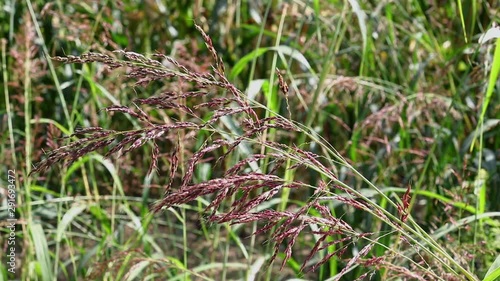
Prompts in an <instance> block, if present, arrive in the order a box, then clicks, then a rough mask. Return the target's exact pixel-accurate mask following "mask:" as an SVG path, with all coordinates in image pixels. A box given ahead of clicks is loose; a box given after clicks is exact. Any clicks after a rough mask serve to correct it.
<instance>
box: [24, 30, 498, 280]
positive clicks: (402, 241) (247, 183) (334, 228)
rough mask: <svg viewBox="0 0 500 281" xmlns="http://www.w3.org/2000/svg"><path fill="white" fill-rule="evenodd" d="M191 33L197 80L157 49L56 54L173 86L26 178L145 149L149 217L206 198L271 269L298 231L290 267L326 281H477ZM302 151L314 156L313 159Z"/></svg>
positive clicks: (54, 154)
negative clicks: (257, 241)
mask: <svg viewBox="0 0 500 281" xmlns="http://www.w3.org/2000/svg"><path fill="white" fill-rule="evenodd" d="M197 29H198V31H199V32H200V33H201V35H202V37H203V39H204V41H205V44H206V46H207V48H208V50H209V52H210V54H211V55H212V58H213V64H212V69H211V70H210V71H207V72H203V73H200V72H197V71H195V70H193V69H191V68H190V67H189V66H188V65H184V64H182V63H181V62H179V61H177V60H176V59H174V58H172V57H169V56H166V55H163V54H158V53H157V54H154V55H153V56H151V58H147V57H145V56H143V55H141V54H138V53H134V52H129V51H121V50H120V51H115V52H114V54H115V56H111V55H105V54H101V53H86V54H83V55H81V56H65V57H54V58H53V60H54V61H58V62H62V63H65V64H75V63H79V64H87V63H100V64H104V65H106V66H107V67H109V69H112V70H114V69H125V70H126V75H127V77H128V78H129V79H134V80H136V81H137V82H136V84H137V85H148V84H150V83H153V82H156V81H169V82H172V81H174V82H177V83H179V85H180V86H179V87H178V88H177V89H175V90H169V91H165V92H163V93H162V94H160V95H156V96H151V97H146V98H137V99H135V100H134V101H133V104H130V105H112V106H108V107H106V108H105V109H104V111H105V112H107V113H110V114H114V113H119V114H125V115H127V116H128V117H129V118H132V119H135V120H136V121H137V122H138V124H140V126H139V128H133V129H124V130H111V129H106V128H103V127H88V128H77V129H75V131H74V133H73V134H71V135H69V136H67V137H66V139H69V142H68V143H66V144H64V145H62V146H60V147H58V148H56V149H54V150H52V151H50V152H48V153H47V154H46V155H45V158H44V160H42V161H41V162H39V163H38V164H37V165H36V166H35V168H34V169H33V170H32V172H31V173H32V174H33V173H42V172H45V171H47V170H49V169H51V167H53V166H54V165H55V164H57V163H63V164H64V165H65V166H67V167H69V166H71V165H72V164H73V163H75V162H76V161H78V160H79V159H80V158H81V157H83V156H85V155H88V154H90V153H92V152H95V151H98V150H104V151H106V153H105V158H113V157H114V158H120V157H123V156H124V155H126V154H127V153H129V152H131V151H133V150H137V149H139V148H141V147H143V146H146V145H149V146H151V148H150V150H151V154H150V166H149V170H148V174H147V175H145V176H148V177H150V176H152V175H153V174H155V173H157V170H158V166H159V165H161V164H162V163H168V165H169V168H168V171H169V174H168V175H165V174H161V175H158V176H161V177H165V178H166V179H167V181H166V184H165V185H164V186H163V192H164V198H163V199H161V200H160V201H158V202H156V203H155V204H154V205H153V206H152V207H151V211H152V212H153V213H158V212H165V211H167V210H172V208H174V209H175V208H176V207H177V206H181V205H183V204H193V203H194V202H196V201H197V200H200V199H201V198H205V199H206V200H208V202H209V203H208V204H207V205H206V206H205V211H206V212H207V214H208V215H207V216H206V218H205V219H206V221H208V222H213V223H218V224H223V223H229V224H232V225H241V224H245V225H251V224H254V225H256V226H258V227H257V228H256V229H255V231H254V232H253V235H257V236H258V235H266V234H267V235H269V236H268V241H270V242H272V243H273V245H274V250H273V254H272V256H271V257H270V258H269V261H270V263H271V262H272V261H274V260H276V258H277V257H278V255H280V257H282V260H281V268H283V267H284V266H285V265H286V264H287V262H290V261H291V259H292V254H293V251H294V248H295V246H296V242H297V241H299V238H298V237H299V235H309V236H312V237H314V241H313V243H312V246H311V248H310V251H309V253H308V254H307V255H305V257H304V259H303V260H302V261H300V264H301V265H300V267H299V269H298V270H299V271H314V270H318V268H321V267H322V266H324V265H325V264H328V263H330V262H331V261H332V260H339V261H340V260H342V261H344V265H343V267H339V268H338V269H339V270H338V271H337V272H335V271H334V270H332V272H331V279H329V280H341V278H342V277H343V276H345V275H346V274H347V273H348V272H350V271H351V270H353V269H355V268H361V269H362V272H364V273H363V274H362V275H360V276H359V278H358V280H363V278H365V277H366V278H368V277H369V276H372V275H373V274H375V273H376V272H378V273H379V274H381V275H382V276H384V277H383V278H387V279H386V280H391V278H403V279H412V280H479V279H478V278H477V277H476V276H475V275H474V274H473V273H472V272H471V271H470V270H469V269H468V267H467V265H466V264H464V263H463V262H462V261H460V260H457V259H456V258H455V257H454V256H452V255H451V254H450V252H449V251H448V250H447V249H446V248H445V247H444V246H443V245H442V244H441V243H440V242H439V241H438V239H439V238H440V237H441V236H435V235H433V234H431V233H428V232H427V231H426V230H424V229H422V228H421V227H420V226H419V224H418V223H417V222H416V221H415V220H414V218H413V217H412V215H411V214H410V205H411V201H412V196H414V195H415V193H414V190H412V188H411V186H407V187H405V188H403V189H400V190H399V191H400V192H399V193H393V192H388V191H386V190H384V189H381V188H378V187H377V186H375V185H374V184H372V183H371V182H370V180H368V179H367V178H365V177H364V176H363V175H362V174H361V173H360V172H359V171H357V170H356V169H355V168H354V167H353V166H352V165H351V164H350V162H349V161H348V160H346V159H345V158H344V157H343V156H342V155H341V154H340V153H339V152H337V150H336V149H335V148H334V147H333V146H332V145H331V144H330V143H328V142H327V141H326V140H325V139H323V138H322V137H321V136H319V135H318V134H317V133H315V131H314V130H313V128H311V127H310V125H311V124H309V126H305V125H304V124H301V123H298V122H295V121H293V120H292V119H291V117H293V114H292V112H290V111H289V115H290V116H289V117H284V116H281V115H279V114H278V113H277V112H275V111H273V110H271V109H269V108H268V107H266V106H264V105H262V104H259V103H258V102H256V101H255V100H253V99H249V98H248V97H247V96H246V95H245V93H243V91H241V90H239V89H238V88H237V87H236V86H235V85H233V84H232V83H231V82H230V81H229V79H228V78H227V75H226V70H225V68H224V62H223V61H222V58H221V57H220V56H219V55H218V53H217V52H216V50H215V48H214V46H213V43H212V41H211V39H210V37H209V36H208V35H206V34H205V32H204V31H203V30H202V29H201V28H200V27H198V26H197ZM276 77H278V86H279V89H280V92H281V94H282V95H285V96H286V97H287V99H290V98H289V97H288V93H289V91H290V90H289V86H288V84H287V82H286V81H285V79H284V77H283V76H282V74H281V71H280V70H278V69H276ZM276 94H278V93H276ZM156 111H165V112H167V113H168V115H169V116H172V118H170V119H168V120H166V121H164V122H162V121H161V119H159V118H158V117H157V116H156V115H155V114H153V112H156ZM200 134H204V135H208V137H207V138H206V140H205V141H204V143H202V144H200V146H199V147H197V148H196V150H195V152H193V153H192V154H191V156H190V157H189V159H186V160H184V161H182V160H181V159H180V157H179V154H180V151H181V149H183V148H185V146H186V144H189V143H193V142H194V141H195V139H196V136H197V135H200ZM269 135H272V137H269ZM294 140H295V141H297V140H301V141H300V142H297V143H295V142H294ZM166 144H167V145H166ZM311 147H318V148H319V149H315V150H314V151H313V150H311V149H310V148H311ZM165 148H166V149H165ZM165 155H168V156H165ZM163 157H165V159H163ZM234 159H238V161H234ZM207 161H213V162H214V166H213V167H214V168H213V172H212V177H211V178H207V179H206V180H203V181H199V180H195V174H196V173H197V171H198V170H199V169H202V166H203V164H204V163H206V162H207ZM341 169H343V170H344V171H345V170H347V171H349V173H351V174H352V175H353V176H354V177H356V178H358V179H359V180H361V181H362V182H363V183H364V184H365V185H366V186H367V187H368V188H367V189H364V192H361V191H360V190H359V189H357V188H355V187H353V186H350V185H349V184H348V183H346V182H344V181H343V180H341V179H339V176H338V171H339V170H341ZM178 175H180V176H178ZM298 175H308V176H310V177H316V178H318V179H319V180H318V182H319V184H318V185H316V186H312V185H310V184H307V183H305V182H303V181H301V178H299V177H298ZM366 190H370V194H367V192H366ZM296 191H297V192H300V191H305V194H309V195H308V197H307V198H305V199H303V201H302V204H301V205H298V204H294V202H293V200H292V199H290V198H289V197H288V194H290V193H293V192H296ZM401 191H402V192H401ZM284 194H285V195H284ZM395 194H400V196H394V195H395ZM375 197H378V198H379V199H378V200H374V198H375ZM276 198H280V207H278V208H270V207H269V206H271V205H270V202H271V201H273V200H274V199H276ZM380 202H385V203H384V204H381V203H380ZM338 205H343V206H345V207H346V208H349V209H351V210H353V212H356V213H360V214H363V216H369V217H371V218H370V220H371V221H372V222H373V223H374V225H378V229H384V231H373V232H365V231H360V229H361V228H359V226H358V225H353V224H352V223H351V224H349V223H347V222H346V220H345V219H343V216H342V215H337V214H335V213H334V211H333V208H332V206H338ZM463 208H465V206H463ZM482 215H483V216H477V217H476V218H475V219H478V220H479V219H484V220H483V221H484V222H485V223H487V224H493V225H494V224H495V222H494V221H492V220H490V219H489V217H490V216H494V215H495V214H487V213H485V214H482ZM472 220H474V219H472ZM470 221H471V220H469V222H470ZM188 231H189V230H188ZM382 241H385V242H382ZM387 241H390V243H387ZM485 280H487V279H485Z"/></svg>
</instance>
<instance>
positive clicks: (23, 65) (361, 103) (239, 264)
mask: <svg viewBox="0 0 500 281" xmlns="http://www.w3.org/2000/svg"><path fill="white" fill-rule="evenodd" d="M460 2H462V3H461V4H460V5H459V3H460ZM497 4H498V3H497V2H496V1H493V0H488V1H437V0H436V1H419V0H408V1H368V0H366V1H361V0H360V1H356V0H349V1H347V0H345V1H323V0H313V1H278V0H273V1H263V0H256V1H242V0H234V1H228V0H206V1H165V0H156V1H155V0H145V1H83V2H82V1H35V0H33V1H30V0H27V1H14V0H11V1H9V0H7V1H6V2H5V3H3V4H1V5H2V9H1V11H0V35H1V36H0V37H1V38H2V39H1V40H2V42H1V45H2V50H1V51H2V79H1V81H0V84H1V88H2V92H3V93H4V94H3V95H1V96H0V116H1V122H0V127H1V131H2V137H1V142H0V152H1V153H0V163H2V164H1V166H2V171H7V170H8V169H15V170H16V175H17V191H18V193H17V196H18V206H17V215H18V217H19V221H18V228H17V236H16V237H18V240H17V241H18V245H19V246H18V249H17V251H18V253H19V254H18V259H19V261H18V265H19V268H18V270H17V273H16V275H15V276H11V275H10V274H9V273H8V272H7V266H6V263H5V262H2V263H1V264H0V273H1V275H0V277H1V278H0V279H2V278H3V279H5V280H6V279H8V277H10V278H12V277H15V278H17V279H21V280H54V279H58V280H81V279H88V280H124V279H127V278H130V279H129V280H134V279H141V280H143V279H144V280H150V279H153V280H236V279H238V280H251V279H252V277H253V276H255V280H287V279H291V278H304V279H307V280H326V279H328V278H330V277H332V276H334V275H335V274H338V273H339V272H340V271H341V270H342V268H344V266H346V261H345V260H342V259H337V258H334V259H335V260H334V261H331V262H329V263H326V264H324V265H323V266H321V267H320V268H319V269H317V270H316V271H314V272H307V271H306V272H300V271H299V270H298V269H299V268H300V264H301V263H302V262H303V260H304V258H305V256H306V255H307V253H308V250H310V249H311V247H312V246H313V245H314V241H313V240H314V237H313V234H311V233H304V235H303V237H302V236H301V239H303V240H301V241H300V243H297V244H296V246H295V248H294V255H293V256H292V259H291V260H290V261H289V262H288V263H287V264H286V265H285V267H284V268H283V269H282V270H281V271H280V268H279V266H280V264H281V262H276V265H275V264H274V263H273V264H272V265H270V266H269V267H266V263H265V262H263V261H265V260H267V259H268V258H269V256H270V255H271V254H272V247H271V246H270V245H269V243H266V242H268V241H267V238H268V237H266V236H265V235H263V236H262V237H254V236H252V238H250V235H251V233H252V232H253V231H255V229H256V226H255V225H253V226H252V225H248V226H247V225H245V226H242V225H236V226H230V225H211V224H207V223H206V222H204V220H203V217H204V213H203V210H204V208H205V207H206V204H205V203H204V202H203V201H202V200H200V201H197V202H194V203H192V204H187V205H182V206H181V207H179V208H176V209H169V210H167V211H164V212H162V213H158V214H151V213H150V207H151V206H152V204H153V203H154V202H155V201H156V200H159V199H161V198H162V196H163V190H162V186H163V185H165V184H166V183H167V182H168V180H169V179H168V178H166V177H163V176H162V175H165V174H166V173H167V172H168V167H169V166H168V165H167V163H168V162H169V161H170V160H169V157H171V154H169V153H168V151H169V149H170V148H171V146H173V145H174V144H175V143H176V141H175V140H165V142H163V143H161V155H160V162H159V165H158V173H156V174H154V176H152V177H146V174H147V169H148V167H149V165H150V161H151V160H150V157H148V155H150V154H151V146H148V145H145V146H144V147H143V148H141V149H139V150H137V151H132V152H131V153H129V154H127V155H126V156H124V157H122V158H120V159H104V158H103V157H102V155H104V152H103V153H102V154H99V153H92V154H90V155H87V156H85V157H83V158H81V159H80V160H78V161H77V162H75V163H74V164H73V165H71V166H69V167H63V166H62V165H60V166H59V165H56V166H54V167H53V169H51V170H49V171H48V172H47V173H45V174H40V175H39V174H36V175H34V176H31V177H28V174H29V173H30V171H31V170H32V169H33V165H34V163H36V162H38V161H40V160H42V159H43V158H44V155H45V153H46V151H50V150H53V149H55V148H57V147H59V146H60V145H61V144H64V143H65V141H66V140H64V139H61V138H62V137H64V136H67V135H70V134H71V133H72V132H74V130H75V129H76V128H80V127H94V126H100V127H103V128H107V129H114V130H125V129H131V128H138V127H139V124H138V123H137V121H135V120H132V119H130V118H127V117H124V116H123V115H118V114H115V115H109V114H106V112H103V111H102V110H101V109H103V108H104V107H106V106H110V105H127V106H130V105H132V100H133V99H135V98H146V97H150V96H153V95H158V94H160V93H164V92H167V91H180V90H181V89H186V88H188V89H189V86H186V85H182V83H177V82H175V83H174V82H170V81H153V82H151V83H149V84H147V85H142V84H136V83H135V82H136V81H132V80H131V79H128V78H127V76H126V73H125V72H123V71H122V70H110V69H109V68H106V67H104V66H103V65H102V64H100V63H93V64H83V65H77V64H62V63H58V62H56V61H54V60H51V57H55V56H68V55H74V56H77V55H81V54H83V53H86V52H98V53H102V54H107V55H110V56H116V54H115V53H113V51H114V50H127V51H133V52H135V53H140V54H145V55H146V56H148V55H151V54H154V53H161V54H165V55H168V56H172V57H174V58H175V59H177V60H178V61H179V62H181V63H183V64H184V65H188V66H189V67H190V68H191V69H193V70H196V71H197V72H199V73H206V72H209V71H211V64H212V63H213V62H212V57H211V54H210V53H209V51H208V50H207V48H206V47H205V44H204V42H203V38H202V36H201V35H200V33H199V32H198V31H197V30H196V28H195V24H198V25H200V26H201V27H202V28H203V30H205V31H206V32H207V34H208V35H209V36H210V37H211V38H212V41H213V45H214V47H215V49H216V50H217V52H218V53H219V55H220V56H221V57H222V59H223V61H224V63H225V68H226V73H227V74H228V78H229V79H230V80H231V82H232V83H234V84H235V85H236V86H237V87H239V89H241V90H242V91H244V92H245V93H246V94H247V96H248V97H249V98H250V99H252V100H255V101H257V102H260V103H262V104H264V105H265V106H266V107H267V108H268V109H271V110H272V111H273V112H274V113H277V114H280V115H282V116H286V117H290V118H291V119H292V120H294V121H297V122H299V123H301V124H303V125H305V126H306V127H309V128H311V129H312V130H313V131H314V132H315V134H317V135H318V136H321V137H322V138H324V139H325V140H326V141H327V143H329V144H331V146H333V147H334V148H335V149H336V150H337V151H339V153H340V154H341V155H343V156H344V157H345V158H346V159H348V161H349V164H350V165H352V167H353V168H355V169H356V170H357V171H359V173H360V174H362V175H363V176H364V177H365V178H367V179H368V180H369V181H370V182H372V183H373V184H374V185H375V186H377V187H379V188H380V189H382V190H383V191H384V192H385V193H386V194H387V195H388V196H390V197H401V196H402V195H403V194H404V192H405V191H406V190H407V188H408V187H409V186H410V187H411V189H412V194H413V196H412V201H411V207H410V208H411V215H412V216H413V218H414V219H415V220H416V221H417V222H418V224H419V225H420V226H421V227H422V228H423V229H424V230H425V231H427V232H428V233H429V234H433V233H434V234H436V233H438V234H439V235H438V236H437V237H436V239H437V240H438V241H439V242H440V243H441V244H442V245H443V247H444V248H445V249H447V250H448V251H449V252H450V254H451V255H452V256H453V257H455V258H456V259H457V260H458V261H459V262H460V263H461V264H462V265H463V266H464V267H466V268H467V269H468V270H469V271H470V272H472V273H473V274H475V275H477V276H478V277H479V278H481V279H482V278H483V276H484V275H485V274H486V271H487V270H488V269H489V268H490V266H491V264H492V263H493V261H494V260H495V258H496V257H497V256H498V255H499V254H500V242H499V241H500V238H499V237H500V227H499V221H498V216H499V214H498V211H499V210H500V188H499V187H500V173H499V171H500V169H499V167H500V136H499V135H500V129H499V128H500V94H498V87H497V89H495V91H494V93H493V95H492V97H491V101H490V103H489V106H488V108H487V110H486V112H485V116H484V119H483V123H482V124H484V125H483V126H481V122H480V120H481V118H480V116H481V112H482V105H483V101H484V99H485V93H486V87H487V85H488V79H489V75H490V69H491V65H492V62H493V50H494V48H495V47H494V42H493V41H490V42H488V43H486V44H482V45H480V44H478V43H477V42H478V38H479V35H480V34H481V33H484V32H485V31H486V30H487V29H488V28H490V27H491V25H492V23H493V22H495V21H498V14H497V12H496V10H495V9H496V6H497ZM462 19H463V21H462ZM276 67H277V68H279V69H280V70H282V73H283V74H284V79H285V80H286V81H287V83H288V85H289V86H290V91H289V93H288V94H287V95H283V94H281V93H278V90H277V89H278V88H277V84H278V78H277V77H276V73H275V68H276ZM494 83H496V84H497V86H498V82H497V81H496V80H495V82H494ZM183 87H184V88H183ZM170 114H171V112H170V111H168V110H165V111H160V110H155V111H152V112H151V115H152V116H153V117H154V118H155V119H157V120H160V121H161V120H170V119H180V120H182V118H183V116H177V115H170ZM259 114H262V115H265V114H270V113H265V112H259ZM478 131H479V132H480V134H478V133H477V132H478ZM479 136H481V141H479ZM209 139H210V135H209V134H208V133H206V132H205V133H201V132H200V133H199V134H198V135H196V136H194V137H193V138H192V142H190V143H182V144H181V145H182V149H181V152H182V153H181V154H180V155H179V159H180V161H181V162H186V161H187V160H188V159H189V158H190V157H191V156H192V153H193V152H194V151H195V150H196V149H198V148H199V147H200V146H201V145H202V144H203V143H204V142H206V141H207V140H209ZM473 140H475V141H473ZM286 145H290V146H294V145H297V146H300V147H301V148H302V149H304V150H308V151H312V152H314V153H316V154H318V155H322V151H321V149H322V147H321V146H317V145H314V143H312V142H311V143H309V142H304V139H303V138H302V137H301V136H290V138H289V142H288V143H286ZM471 145H472V147H471ZM234 161H237V159H234ZM214 162H215V160H213V161H207V162H206V163H205V164H204V165H203V168H200V169H198V170H197V171H196V177H195V181H196V182H201V181H204V180H207V179H210V178H212V177H214V176H216V175H217V174H218V173H223V172H224V171H218V170H217V169H214V168H213V167H214V166H213V165H214ZM233 164H234V163H233ZM228 165H229V164H228ZM334 169H335V173H336V175H337V176H338V178H339V179H340V180H341V181H342V182H344V183H346V184H347V185H349V186H351V187H353V188H355V189H357V190H359V191H360V192H362V193H363V194H366V196H368V197H370V198H371V199H373V200H374V201H375V202H377V204H379V205H381V206H385V205H384V204H387V202H384V200H383V198H381V197H379V196H376V195H375V194H374V193H371V192H372V191H371V190H370V186H369V185H367V184H366V182H364V181H362V180H360V179H359V177H357V176H356V175H355V174H353V173H352V171H351V170H349V169H346V168H345V167H343V166H340V165H339V166H338V167H334ZM2 174H4V173H2ZM294 177H295V178H296V179H298V180H301V181H303V182H305V183H307V184H310V185H311V186H318V182H319V180H320V178H319V177H318V175H316V174H313V173H304V174H295V175H294ZM1 181H2V184H1V185H0V190H1V192H0V193H1V194H5V192H6V191H5V190H4V186H6V185H7V179H6V176H5V177H2V179H1ZM177 181H178V179H176V182H177ZM313 193H314V190H301V191H292V193H291V194H290V197H289V198H290V204H291V205H294V204H295V205H297V206H302V205H301V204H304V202H306V201H307V200H308V198H310V196H312V195H313ZM1 198H2V200H3V202H2V206H1V207H0V217H2V218H3V217H4V216H5V213H6V210H7V208H6V207H5V206H6V205H5V200H4V197H1ZM283 198H284V197H281V200H283ZM207 200H209V198H207ZM277 200H278V202H275V201H273V202H274V203H272V204H271V203H270V205H269V208H274V207H276V208H277V207H278V205H279V200H280V198H277ZM387 208H388V209H389V211H391V212H393V213H397V210H395V208H393V207H391V206H390V205H388V206H387ZM331 209H332V211H333V213H334V214H336V215H337V216H339V217H340V216H341V217H342V218H343V219H344V220H345V221H346V222H348V223H349V224H350V225H351V226H353V227H355V228H357V229H359V230H360V231H364V232H378V233H386V232H389V231H390V230H391V229H389V228H387V226H385V225H383V224H380V223H379V222H377V221H374V220H373V218H371V217H369V216H367V215H366V214H365V213H364V212H361V211H356V210H354V209H353V208H352V206H345V205H342V204H333V203H332V204H331ZM481 215H483V216H482V219H479V218H478V216H481ZM464 218H469V220H468V221H466V223H463V224H460V223H457V222H460V220H461V219H464ZM446 227H448V229H450V231H449V232H445V231H444V229H446ZM7 231H8V230H6V229H5V228H4V227H3V228H1V232H0V234H1V235H2V238H1V239H0V241H1V243H0V244H1V245H2V247H3V248H5V247H7V246H6V244H5V243H6V241H7V240H6V239H4V238H6V237H7V236H8V234H9V233H8V232H7ZM37 241H38V242H37ZM39 241H43V243H41V242H39ZM379 242H381V244H383V245H385V246H386V247H394V248H397V249H399V250H400V251H404V250H407V249H405V246H404V245H401V244H400V243H399V237H398V236H397V235H395V234H392V235H387V236H384V238H383V239H381V240H380V241H379ZM326 250H327V249H325V251H326ZM358 250H359V249H358ZM384 251H385V249H384V247H374V248H373V250H372V251H371V255H370V256H369V257H376V256H383V255H384ZM323 255H326V252H325V253H323ZM346 255H347V256H353V255H355V253H348V254H346ZM279 258H284V255H283V256H280V257H279ZM321 258H322V257H320V258H319V259H321ZM2 261H3V257H2ZM430 267H433V265H430ZM367 268H368V269H366V268H364V267H363V266H359V267H355V268H354V269H353V270H351V271H350V272H348V273H347V274H346V275H344V277H342V278H343V279H341V280H355V279H356V278H359V277H360V276H362V274H365V273H366V272H369V273H370V274H372V273H373V279H371V280H396V279H395V278H397V277H392V278H394V279H386V278H389V277H388V276H391V275H390V274H389V273H388V272H387V271H386V269H379V268H377V267H376V266H375V267H373V266H372V267H370V266H367ZM454 278H456V279H448V280H461V279H460V277H454ZM127 280H128V279H127ZM363 280H368V279H363Z"/></svg>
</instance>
